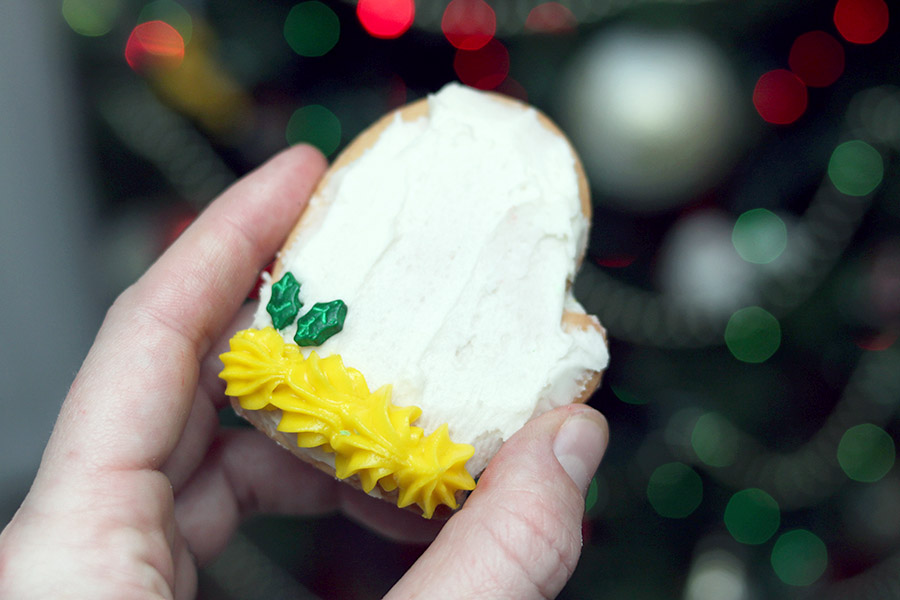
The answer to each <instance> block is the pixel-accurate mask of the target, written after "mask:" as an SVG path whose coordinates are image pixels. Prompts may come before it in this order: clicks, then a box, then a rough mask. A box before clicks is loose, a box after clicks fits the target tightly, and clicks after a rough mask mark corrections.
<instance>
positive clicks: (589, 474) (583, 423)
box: [553, 415, 607, 495]
mask: <svg viewBox="0 0 900 600" xmlns="http://www.w3.org/2000/svg"><path fill="white" fill-rule="evenodd" d="M606 443H607V439H606V431H605V430H604V428H603V427H602V426H601V425H600V423H598V422H597V421H596V420H595V419H592V418H590V417H588V416H586V415H579V416H572V417H569V418H568V420H566V422H565V423H563V424H562V427H560V428H559V431H558V432H557V433H556V439H554V440H553V454H554V455H555V456H556V460H558V461H559V464H561V465H562V468H563V469H564V470H565V471H566V473H568V475H569V477H571V478H572V481H574V482H575V485H577V486H578V489H580V490H581V494H582V495H584V494H585V493H586V492H587V488H588V485H590V483H591V479H592V478H593V477H594V473H595V472H596V471H597V467H598V466H600V459H601V458H603V453H604V452H605V451H606Z"/></svg>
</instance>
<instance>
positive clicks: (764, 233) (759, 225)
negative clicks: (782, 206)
mask: <svg viewBox="0 0 900 600" xmlns="http://www.w3.org/2000/svg"><path fill="white" fill-rule="evenodd" d="M731 241H732V243H733V244H734V249H735V250H737V253H738V254H739V255H740V256H741V258H743V259H744V260H746V261H747V262H751V263H755V264H760V265H761V264H766V263H770V262H772V261H773V260H775V259H776V258H778V257H779V256H781V253H782V252H784V249H785V248H786V247H787V227H786V226H785V224H784V221H782V220H781V217H779V216H778V215H776V214H775V213H773V212H772V211H770V210H768V209H765V208H754V209H752V210H748V211H747V212H745V213H743V214H742V215H741V216H740V217H738V218H737V221H736V222H735V224H734V230H733V231H732V234H731Z"/></svg>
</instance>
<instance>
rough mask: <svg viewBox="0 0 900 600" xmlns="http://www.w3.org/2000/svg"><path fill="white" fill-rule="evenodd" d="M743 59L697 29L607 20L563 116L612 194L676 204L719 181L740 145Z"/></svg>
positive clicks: (619, 201)
mask: <svg viewBox="0 0 900 600" xmlns="http://www.w3.org/2000/svg"><path fill="white" fill-rule="evenodd" d="M738 90H739V88H738V85H737V83H736V79H735V73H734V66H733V64H732V63H730V62H729V61H728V60H726V58H725V56H724V54H723V52H722V50H721V48H720V47H719V46H717V45H715V44H713V43H711V42H710V41H709V40H707V39H706V38H704V37H702V36H700V35H699V34H698V33H697V32H696V31H692V30H681V29H671V30H668V31H667V30H659V29H650V28H646V29H645V28H638V27H634V26H619V27H613V28H604V29H603V30H601V31H599V32H597V33H596V34H595V37H594V38H593V39H592V40H591V41H590V42H589V43H587V44H585V45H583V46H582V49H581V50H580V51H579V53H578V55H577V56H576V58H575V59H574V60H573V61H572V67H571V68H570V69H568V70H567V71H566V85H565V89H564V90H562V91H561V92H560V96H561V98H562V99H563V105H562V107H561V110H560V117H561V119H562V121H563V122H562V125H563V126H564V128H565V129H566V132H567V133H568V134H569V135H571V137H572V142H573V143H574V145H575V147H576V148H577V149H578V151H579V153H580V154H581V157H582V159H583V160H584V166H585V170H586V171H587V174H588V177H589V179H590V181H591V185H592V186H593V187H594V188H595V189H596V190H597V191H598V192H599V193H600V194H601V195H602V201H603V202H604V203H609V204H615V205H616V207H617V208H621V209H623V210H627V211H629V212H645V213H646V212H653V211H658V210H662V209H669V208H672V207H673V206H678V205H680V204H682V203H684V202H687V201H689V200H692V199H696V197H697V194H702V193H703V192H704V191H706V190H709V189H711V188H712V187H714V185H715V182H716V181H718V179H719V177H721V176H722V174H724V173H725V172H726V171H727V168H728V167H729V166H730V165H731V163H732V161H733V160H734V158H735V157H736V153H737V151H738V149H739V148H740V147H741V132H742V129H743V127H744V120H743V119H744V113H743V111H741V109H740V96H739V91H738Z"/></svg>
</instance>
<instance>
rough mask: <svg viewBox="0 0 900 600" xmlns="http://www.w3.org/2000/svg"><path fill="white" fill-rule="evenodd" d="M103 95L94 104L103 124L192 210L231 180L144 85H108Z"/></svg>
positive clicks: (205, 144)
mask: <svg viewBox="0 0 900 600" xmlns="http://www.w3.org/2000/svg"><path fill="white" fill-rule="evenodd" d="M106 90H107V91H106V93H105V94H104V95H103V96H102V97H100V98H99V99H98V109H99V112H100V115H101V117H102V118H103V120H104V122H105V123H106V124H107V125H108V126H109V128H110V129H111V130H112V131H113V132H114V133H115V134H116V136H117V137H118V138H119V139H120V140H121V141H122V143H124V144H125V145H126V146H127V147H128V148H129V149H131V150H132V151H133V152H134V153H135V154H137V155H138V156H142V157H144V158H145V159H147V160H148V161H149V162H150V163H151V164H153V165H154V166H155V167H156V168H157V169H159V172H160V173H161V174H162V176H163V177H164V178H165V179H166V181H168V182H169V184H170V185H172V187H173V188H174V189H175V191H176V192H177V193H178V194H179V196H181V198H182V199H184V200H185V201H186V202H188V203H190V204H191V206H192V207H193V208H194V209H195V210H197V211H199V210H200V209H202V207H203V206H205V205H206V204H207V203H208V202H209V201H210V200H211V199H212V198H214V197H215V196H216V195H217V194H219V193H220V192H221V191H222V190H223V189H225V188H226V187H228V185H230V184H231V183H232V182H233V181H234V180H235V179H236V176H235V174H234V172H232V171H231V169H229V167H228V166H227V165H226V164H225V162H224V161H223V160H222V159H221V157H220V156H219V155H218V153H217V152H216V151H215V149H214V148H213V147H212V145H211V144H210V142H209V140H208V139H207V138H206V137H205V136H203V135H202V134H201V133H200V132H198V131H197V129H196V127H194V126H193V125H192V124H191V123H190V122H189V121H188V120H187V119H185V118H184V117H183V116H181V115H179V114H178V113H176V112H175V111H173V110H171V109H170V108H168V107H167V106H165V105H164V104H162V103H161V102H160V101H159V99H158V97H157V96H156V94H154V93H153V92H152V91H151V90H150V88H149V87H148V86H147V85H146V84H145V83H144V82H141V81H140V80H127V81H122V82H119V83H109V84H108V85H107V86H106Z"/></svg>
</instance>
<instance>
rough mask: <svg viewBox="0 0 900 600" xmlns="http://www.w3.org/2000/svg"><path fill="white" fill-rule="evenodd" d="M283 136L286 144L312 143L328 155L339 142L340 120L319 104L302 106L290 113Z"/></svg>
mask: <svg viewBox="0 0 900 600" xmlns="http://www.w3.org/2000/svg"><path fill="white" fill-rule="evenodd" d="M285 137H286V138H287V142H288V144H299V143H301V142H302V143H307V144H312V145H313V146H315V147H317V148H318V149H319V150H321V151H322V153H323V154H324V155H325V156H330V155H331V154H333V153H334V151H335V150H337V147H338V146H339V145H340V143H341V121H340V119H338V118H337V116H336V115H335V114H334V113H333V112H331V111H330V110H328V109H327V108H325V107H324V106H321V105H319V104H310V105H307V106H302V107H300V108H298V109H297V110H295V111H294V114H292V115H291V118H290V120H289V121H288V125H287V129H286V131H285Z"/></svg>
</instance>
